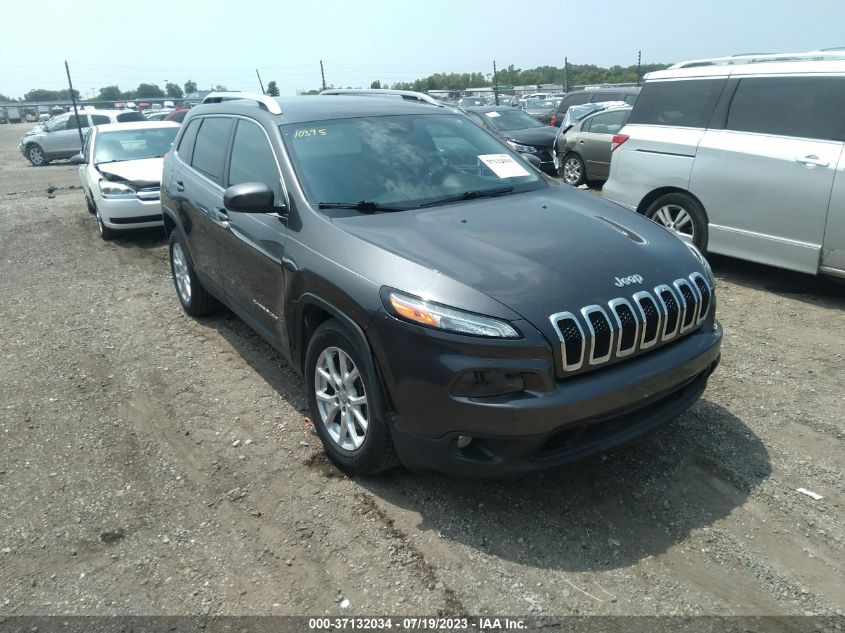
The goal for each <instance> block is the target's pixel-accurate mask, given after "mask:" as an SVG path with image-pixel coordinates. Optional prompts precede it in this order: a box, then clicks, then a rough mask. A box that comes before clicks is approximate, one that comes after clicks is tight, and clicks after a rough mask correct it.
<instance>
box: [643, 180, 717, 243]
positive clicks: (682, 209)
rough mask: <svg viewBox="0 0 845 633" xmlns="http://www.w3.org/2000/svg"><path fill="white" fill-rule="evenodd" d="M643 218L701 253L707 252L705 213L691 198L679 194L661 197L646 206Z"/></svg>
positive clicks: (668, 194)
mask: <svg viewBox="0 0 845 633" xmlns="http://www.w3.org/2000/svg"><path fill="white" fill-rule="evenodd" d="M645 216H646V217H647V218H648V219H649V220H654V221H655V222H657V223H658V224H660V225H662V226H665V227H666V228H667V229H669V230H670V231H672V232H673V233H675V235H677V236H678V237H679V238H681V239H682V240H683V241H685V242H689V243H692V244H694V245H695V246H696V247H697V248H698V250H700V251H701V252H702V253H704V252H706V251H707V241H708V232H707V213H705V211H704V209H703V208H702V206H701V205H700V204H699V203H698V201H697V200H695V199H694V198H693V197H692V196H689V195H687V194H685V193H680V192H676V193H667V194H665V195H662V196H660V197H659V198H658V199H657V200H655V201H654V202H652V203H651V204H650V205H649V206H648V209H646V212H645Z"/></svg>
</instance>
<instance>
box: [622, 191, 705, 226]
mask: <svg viewBox="0 0 845 633" xmlns="http://www.w3.org/2000/svg"><path fill="white" fill-rule="evenodd" d="M667 193H681V194H684V195H685V196H689V197H690V198H692V199H693V200H695V202H696V203H697V204H698V206H699V207H701V210H702V211H704V217H705V218H707V220H708V221H709V220H710V217H709V216H708V215H707V209H706V208H705V207H704V205H703V204H702V203H701V200H699V198H698V196H696V195H695V194H694V193H692V192H691V191H689V190H688V189H682V188H681V187H658V188H657V189H655V190H653V191H650V192H648V193H647V194H646V195H645V196H644V197H643V199H642V200H640V204H639V205H638V206H637V213H639V214H640V215H645V212H646V210H647V209H648V208H649V207H650V206H651V203H652V202H654V201H655V200H657V199H658V198H659V197H660V196H665V195H666V194H667Z"/></svg>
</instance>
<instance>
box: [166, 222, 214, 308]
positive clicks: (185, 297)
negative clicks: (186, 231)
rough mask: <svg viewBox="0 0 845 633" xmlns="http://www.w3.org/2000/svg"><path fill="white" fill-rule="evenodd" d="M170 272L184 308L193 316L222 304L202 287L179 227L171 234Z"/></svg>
mask: <svg viewBox="0 0 845 633" xmlns="http://www.w3.org/2000/svg"><path fill="white" fill-rule="evenodd" d="M169 252H170V273H171V274H172V275H173V285H174V286H175V287H176V296H177V297H179V303H181V304H182V309H183V310H185V312H187V313H188V314H190V315H191V316H193V317H201V316H205V315H207V314H211V313H212V312H215V311H216V310H217V308H218V307H219V306H220V304H219V303H218V301H217V299H215V298H214V297H213V296H212V295H211V294H210V293H209V292H207V291H206V289H205V288H203V287H202V284H201V283H200V281H199V279H197V275H196V272H195V271H194V264H193V262H192V261H191V258H190V256H189V255H188V249H187V248H186V247H185V241H184V239H182V234H181V233H180V232H179V230H178V229H174V230H173V232H172V233H171V234H170V248H169Z"/></svg>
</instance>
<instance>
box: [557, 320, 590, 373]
mask: <svg viewBox="0 0 845 633" xmlns="http://www.w3.org/2000/svg"><path fill="white" fill-rule="evenodd" d="M549 318H550V319H551V322H552V325H553V326H554V328H555V330H556V331H557V335H558V336H559V337H560V353H561V358H562V360H563V368H564V370H566V371H575V370H576V369H580V368H581V365H582V364H583V363H584V344H585V342H586V337H585V336H584V330H583V328H582V327H581V324H580V323H579V322H578V319H577V318H576V316H575V315H574V314H572V313H571V312H558V313H557V314H553V315H552V316H551V317H549Z"/></svg>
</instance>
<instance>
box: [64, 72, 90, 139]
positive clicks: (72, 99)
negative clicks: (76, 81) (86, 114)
mask: <svg viewBox="0 0 845 633" xmlns="http://www.w3.org/2000/svg"><path fill="white" fill-rule="evenodd" d="M65 72H66V73H67V85H68V87H69V88H70V100H71V101H72V102H73V116H74V118H76V129H77V131H78V132H79V148H80V151H82V146H84V145H85V139H84V138H82V126H81V125H80V124H79V110H78V109H77V107H76V95H75V94H74V93H73V82H72V81H71V80H70V67H69V66H68V65H67V60H65Z"/></svg>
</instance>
